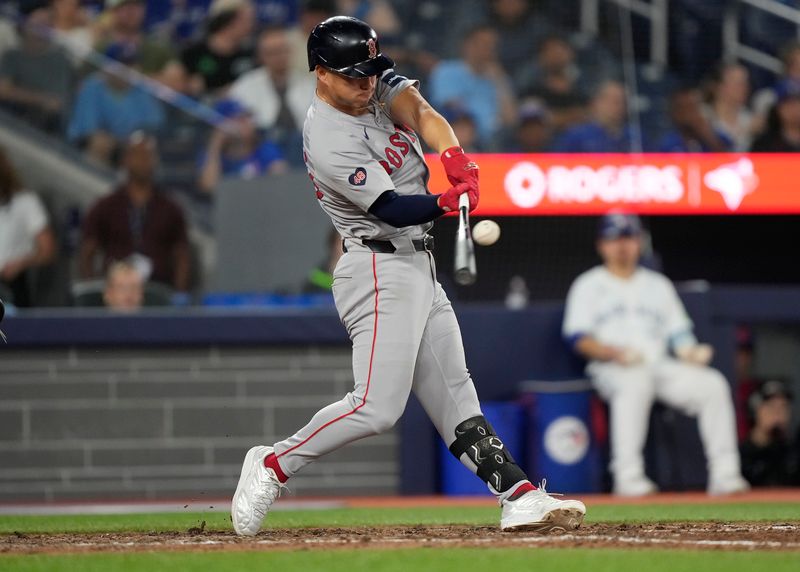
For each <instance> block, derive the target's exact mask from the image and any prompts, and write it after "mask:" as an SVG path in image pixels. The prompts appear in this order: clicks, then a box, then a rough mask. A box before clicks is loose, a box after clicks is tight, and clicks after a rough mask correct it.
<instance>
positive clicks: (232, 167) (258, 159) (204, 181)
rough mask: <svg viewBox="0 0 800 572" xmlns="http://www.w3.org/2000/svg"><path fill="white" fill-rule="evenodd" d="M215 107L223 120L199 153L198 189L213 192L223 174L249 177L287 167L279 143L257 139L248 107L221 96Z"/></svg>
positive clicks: (277, 171) (256, 132)
mask: <svg viewBox="0 0 800 572" xmlns="http://www.w3.org/2000/svg"><path fill="white" fill-rule="evenodd" d="M214 110H215V111H216V112H217V113H218V114H219V115H220V116H221V117H222V120H221V124H220V125H219V127H218V128H217V129H215V130H214V133H213V134H212V135H211V138H210V139H209V142H208V146H207V147H206V150H205V151H204V152H203V154H202V155H201V157H200V178H199V180H198V186H199V188H200V190H201V191H203V192H204V193H208V194H211V193H213V192H214V190H215V188H216V186H217V183H219V181H220V179H222V178H224V177H238V178H241V179H252V178H254V177H258V176H261V175H265V174H278V173H285V172H286V171H287V169H288V164H287V163H286V160H285V159H284V158H283V154H282V153H281V150H280V147H278V146H277V145H276V144H275V143H273V142H272V141H263V140H261V139H260V137H259V135H260V134H259V132H258V129H257V127H256V123H255V121H254V120H253V116H252V115H251V114H250V111H248V110H247V108H245V107H244V106H243V105H242V104H241V103H239V102H238V101H236V100H234V99H223V100H221V101H219V102H217V104H216V105H215V106H214ZM232 132H236V133H238V136H237V135H232Z"/></svg>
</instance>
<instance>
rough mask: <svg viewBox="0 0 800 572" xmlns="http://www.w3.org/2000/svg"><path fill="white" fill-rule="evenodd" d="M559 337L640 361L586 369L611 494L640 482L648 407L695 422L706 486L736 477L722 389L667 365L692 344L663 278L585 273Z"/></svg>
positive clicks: (708, 373) (699, 372)
mask: <svg viewBox="0 0 800 572" xmlns="http://www.w3.org/2000/svg"><path fill="white" fill-rule="evenodd" d="M563 334H564V336H565V338H567V339H568V340H570V341H573V342H574V341H577V339H579V338H580V337H581V336H585V335H589V336H591V337H592V338H594V339H595V340H597V341H598V342H600V343H602V344H606V345H610V346H614V347H618V348H625V349H630V350H633V351H635V352H637V353H638V354H639V355H640V356H641V361H640V362H638V363H636V364H634V365H622V364H619V363H616V362H600V361H592V362H590V363H589V364H588V366H587V373H588V374H589V376H590V377H591V379H592V382H593V384H594V386H595V388H596V389H597V391H598V392H599V393H600V395H601V396H602V397H603V398H604V399H605V400H607V401H608V403H609V408H610V417H611V418H610V425H611V426H610V429H611V470H612V473H613V475H614V482H615V489H622V490H624V488H625V485H626V483H630V482H635V481H636V480H638V479H641V478H642V477H643V476H644V459H643V456H642V449H643V447H644V443H645V440H646V438H647V429H648V421H649V417H650V408H651V406H652V403H653V401H654V400H658V401H662V402H664V403H666V404H667V405H669V406H672V407H675V408H676V409H679V410H680V411H682V412H683V413H685V414H687V415H693V416H697V418H698V423H699V429H700V437H701V439H702V442H703V447H704V449H705V453H706V458H707V460H708V468H709V476H710V481H714V480H716V481H723V480H725V479H730V478H735V477H737V476H738V475H739V474H740V471H739V453H738V448H737V444H736V427H735V417H734V411H733V403H732V400H731V395H730V388H729V385H728V382H727V381H726V380H725V378H724V377H723V376H722V374H721V373H720V372H719V371H717V370H716V369H712V368H710V367H706V366H699V365H695V364H690V363H686V362H683V361H679V360H677V359H674V358H672V357H670V353H669V350H670V348H671V347H672V348H675V347H678V346H681V345H684V344H686V345H693V344H695V343H696V339H695V337H694V335H693V334H692V322H691V320H690V319H689V317H688V315H687V314H686V310H685V309H684V307H683V304H682V303H681V301H680V298H679V297H678V294H677V292H676V291H675V288H674V286H673V285H672V283H671V282H670V280H669V279H668V278H666V277H665V276H664V275H662V274H659V273H658V272H654V271H652V270H648V269H646V268H642V267H640V268H638V269H637V270H636V271H635V272H634V274H633V275H632V276H631V277H630V278H627V279H625V278H620V277H618V276H615V275H614V274H612V273H611V272H610V271H609V270H608V269H607V268H606V267H605V266H597V267H595V268H592V269H591V270H588V271H587V272H585V273H583V274H581V275H580V276H579V277H578V278H577V279H576V280H575V281H574V283H573V284H572V287H571V288H570V290H569V294H568V295H567V304H566V310H565V316H564V325H563Z"/></svg>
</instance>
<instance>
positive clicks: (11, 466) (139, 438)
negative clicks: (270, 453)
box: [0, 347, 398, 502]
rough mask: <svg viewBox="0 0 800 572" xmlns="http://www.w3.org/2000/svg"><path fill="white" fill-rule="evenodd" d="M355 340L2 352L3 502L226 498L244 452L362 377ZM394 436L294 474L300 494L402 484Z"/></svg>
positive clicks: (379, 490) (380, 489) (384, 490)
mask: <svg viewBox="0 0 800 572" xmlns="http://www.w3.org/2000/svg"><path fill="white" fill-rule="evenodd" d="M350 367H351V361H350V352H349V349H347V348H308V347H302V348H299V347H298V348H280V349H276V348H193V349H163V348H160V349H152V350H150V349H127V348H120V349H108V348H81V349H74V348H73V349H63V350H58V349H31V350H8V349H3V348H0V502H19V501H40V500H48V501H50V500H81V499H160V498H163V499H187V500H189V499H193V500H197V499H199V498H203V495H205V496H207V497H209V498H210V497H225V496H230V495H231V494H232V493H233V490H234V488H235V487H236V481H237V479H238V476H239V470H240V468H241V463H242V459H243V458H244V453H245V452H246V451H247V449H248V448H249V447H251V446H252V445H254V444H257V443H264V444H271V443H273V442H275V441H277V440H279V439H281V438H283V437H285V436H287V435H288V434H289V433H291V432H293V431H295V430H296V429H298V428H299V427H300V426H301V425H302V424H304V423H305V422H306V421H307V420H308V418H309V417H310V416H311V415H312V414H313V413H315V412H316V411H317V409H319V408H320V407H321V406H324V405H326V404H328V403H330V402H331V401H334V400H336V399H339V398H341V397H342V396H343V395H344V394H345V393H346V392H347V391H348V390H349V389H350V388H351V387H352V383H353V379H352V372H351V370H350ZM397 457H398V455H397V437H396V434H395V433H394V432H391V433H387V434H384V435H380V436H377V437H373V438H370V439H365V440H362V441H359V442H356V443H353V444H351V445H349V446H348V447H346V448H345V449H343V450H341V451H340V452H338V453H337V454H336V455H335V456H331V457H329V458H326V459H323V460H322V461H320V462H318V463H315V464H313V465H311V466H309V467H307V468H306V469H305V470H304V471H303V472H302V473H300V474H299V475H297V476H296V477H294V478H293V479H292V483H291V485H292V486H291V489H292V492H293V493H294V494H295V495H297V496H304V495H305V496H312V495H314V496H317V495H354V494H395V493H396V492H397V490H398V477H397V475H398V463H397Z"/></svg>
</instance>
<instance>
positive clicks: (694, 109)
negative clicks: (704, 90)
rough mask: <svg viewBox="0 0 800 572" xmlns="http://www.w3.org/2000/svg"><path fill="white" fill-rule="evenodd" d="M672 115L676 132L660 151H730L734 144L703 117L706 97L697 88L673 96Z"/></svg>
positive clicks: (684, 88)
mask: <svg viewBox="0 0 800 572" xmlns="http://www.w3.org/2000/svg"><path fill="white" fill-rule="evenodd" d="M669 114H670V118H671V119H672V126H673V130H672V131H670V132H668V133H667V134H666V135H665V136H664V138H663V139H662V140H661V143H660V144H659V146H658V148H657V151H659V152H661V153H709V152H717V153H722V152H727V151H731V150H732V149H733V141H731V139H729V138H728V137H727V136H726V135H725V134H723V133H722V132H720V131H718V130H716V129H714V127H713V126H712V125H711V122H710V121H709V120H708V118H707V117H706V116H705V115H704V114H703V98H702V95H701V94H700V91H699V90H698V89H697V88H694V87H683V88H679V89H677V90H675V91H674V92H673V93H672V94H671V95H670V97H669Z"/></svg>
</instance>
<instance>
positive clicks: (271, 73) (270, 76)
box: [229, 27, 317, 136]
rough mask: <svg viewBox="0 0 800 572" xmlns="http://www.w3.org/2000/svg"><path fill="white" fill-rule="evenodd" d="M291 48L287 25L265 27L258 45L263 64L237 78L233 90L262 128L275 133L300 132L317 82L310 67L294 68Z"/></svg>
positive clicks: (258, 54)
mask: <svg viewBox="0 0 800 572" xmlns="http://www.w3.org/2000/svg"><path fill="white" fill-rule="evenodd" d="M290 50H291V45H290V44H289V37H288V35H287V33H286V29H285V28H279V27H269V28H265V29H264V30H263V31H262V32H261V34H260V35H259V38H258V47H257V57H258V61H259V63H260V64H261V66H260V67H258V68H256V69H254V70H251V71H249V72H247V73H245V74H244V75H242V76H241V77H240V78H239V79H237V80H236V81H235V82H234V84H233V86H231V89H230V92H229V96H230V97H231V98H233V99H235V100H237V101H238V102H240V103H241V104H242V105H244V106H245V107H247V108H248V109H249V110H250V111H252V112H253V115H254V119H255V121H256V123H257V124H258V127H259V128H261V129H270V130H274V131H275V134H274V136H279V135H278V134H289V133H299V131H300V130H301V128H302V126H303V122H304V121H305V118H306V113H307V112H308V106H309V105H311V100H312V99H313V98H314V90H315V89H316V85H317V84H316V80H315V79H314V76H313V75H312V74H310V73H308V71H305V72H302V73H297V72H294V71H293V70H292V69H291V68H290V63H291V52H290Z"/></svg>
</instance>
